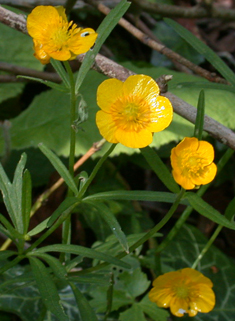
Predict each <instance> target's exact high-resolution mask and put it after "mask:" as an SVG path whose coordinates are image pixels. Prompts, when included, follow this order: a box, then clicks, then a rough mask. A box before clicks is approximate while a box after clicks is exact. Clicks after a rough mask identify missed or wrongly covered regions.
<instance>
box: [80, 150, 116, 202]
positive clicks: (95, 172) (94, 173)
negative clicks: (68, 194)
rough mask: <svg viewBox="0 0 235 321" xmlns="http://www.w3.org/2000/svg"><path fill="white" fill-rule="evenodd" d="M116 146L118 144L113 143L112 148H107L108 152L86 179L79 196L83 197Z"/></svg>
mask: <svg viewBox="0 0 235 321" xmlns="http://www.w3.org/2000/svg"><path fill="white" fill-rule="evenodd" d="M115 147H116V144H112V145H111V146H110V148H109V149H108V150H107V152H106V153H105V154H104V155H103V156H102V157H101V159H100V160H99V161H98V163H97V164H96V166H95V167H94V169H93V171H92V173H91V175H90V176H89V178H88V180H87V181H86V183H85V184H84V185H83V187H82V188H81V190H80V191H79V194H78V198H82V197H83V195H84V194H85V192H86V190H87V189H88V187H89V186H90V184H91V182H92V181H93V179H94V177H95V175H96V174H97V172H98V170H99V169H100V167H101V166H102V165H103V163H104V161H105V160H106V159H107V158H108V156H109V155H110V154H111V153H112V151H113V150H114V148H115Z"/></svg>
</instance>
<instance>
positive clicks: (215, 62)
mask: <svg viewBox="0 0 235 321" xmlns="http://www.w3.org/2000/svg"><path fill="white" fill-rule="evenodd" d="M164 20H165V21H166V23H167V24H169V25H170V26H171V27H172V28H173V29H174V30H175V31H176V32H177V33H178V34H179V35H180V36H181V37H182V38H184V39H185V40H186V41H187V42H188V43H189V44H190V45H191V46H192V47H193V48H194V49H196V50H197V51H198V52H199V53H201V54H202V55H203V56H204V57H205V58H206V59H207V60H208V61H209V62H210V63H211V64H212V66H214V67H215V69H216V70H218V71H219V73H220V74H221V75H222V76H223V77H224V78H225V79H227V80H228V81H229V82H230V83H231V84H232V85H233V86H235V76H234V72H233V71H232V70H231V69H230V68H229V67H228V66H227V65H226V64H225V62H224V61H223V60H222V59H221V58H219V56H218V55H217V54H216V53H215V52H214V51H213V50H212V49H210V48H209V47H208V46H207V45H206V44H205V43H204V42H202V41H201V40H199V39H198V38H197V37H196V36H194V34H192V33H191V32H190V31H188V30H187V29H185V28H184V27H182V26H181V25H180V24H179V23H177V22H176V21H173V20H171V19H168V18H165V19H164Z"/></svg>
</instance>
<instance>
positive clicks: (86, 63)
mask: <svg viewBox="0 0 235 321" xmlns="http://www.w3.org/2000/svg"><path fill="white" fill-rule="evenodd" d="M130 4H131V3H130V2H129V3H128V2H127V1H126V0H121V1H120V2H119V4H118V5H117V6H116V7H115V8H114V9H113V10H111V11H110V13H109V14H108V15H107V16H106V17H105V18H104V20H103V21H102V23H101V24H100V25H99V27H98V29H97V33H98V37H97V40H96V44H95V46H94V48H93V49H92V50H90V51H88V52H87V54H86V56H85V58H84V60H83V62H82V65H81V67H80V69H79V72H78V75H77V80H76V84H75V91H76V93H78V91H79V89H80V87H81V84H82V83H83V80H84V78H85V77H86V74H87V72H88V71H89V69H90V68H91V66H92V64H93V62H94V60H95V57H96V55H97V53H98V52H99V51H100V48H101V46H102V45H103V43H104V42H105V40H106V39H107V38H108V36H109V35H110V33H111V31H112V30H113V28H114V27H115V26H116V25H117V24H118V21H119V20H120V19H121V17H122V16H123V15H124V13H125V12H126V11H127V9H128V8H129V6H130Z"/></svg>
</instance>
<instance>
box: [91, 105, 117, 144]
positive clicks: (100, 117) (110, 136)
mask: <svg viewBox="0 0 235 321" xmlns="http://www.w3.org/2000/svg"><path fill="white" fill-rule="evenodd" d="M96 124H97V127H98V128H99V131H100V134H101V136H103V137H104V138H105V139H106V140H107V141H108V142H110V143H114V144H116V143H118V140H117V139H116V138H115V133H116V130H117V128H116V125H115V123H114V122H113V119H112V116H111V115H110V114H107V113H105V112H103V111H102V110H99V111H98V112H97V113H96Z"/></svg>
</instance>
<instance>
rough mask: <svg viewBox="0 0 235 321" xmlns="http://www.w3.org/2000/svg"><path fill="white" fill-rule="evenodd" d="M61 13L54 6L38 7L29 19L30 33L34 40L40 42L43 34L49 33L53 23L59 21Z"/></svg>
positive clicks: (28, 27)
mask: <svg viewBox="0 0 235 321" xmlns="http://www.w3.org/2000/svg"><path fill="white" fill-rule="evenodd" d="M58 19H59V13H58V11H57V10H56V8H54V7H52V6H37V7H36V8H34V9H33V10H32V12H31V13H30V14H29V15H28V18H27V29H28V33H29V35H30V36H31V37H32V38H35V39H37V40H40V38H41V35H42V33H43V32H45V31H47V29H48V26H49V25H50V24H51V21H58Z"/></svg>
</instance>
